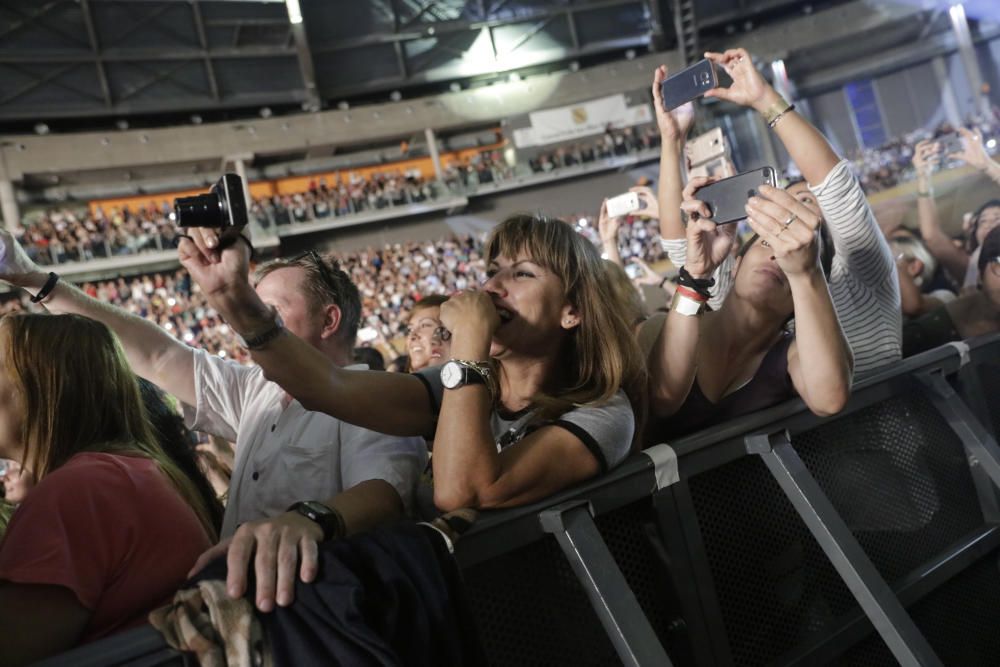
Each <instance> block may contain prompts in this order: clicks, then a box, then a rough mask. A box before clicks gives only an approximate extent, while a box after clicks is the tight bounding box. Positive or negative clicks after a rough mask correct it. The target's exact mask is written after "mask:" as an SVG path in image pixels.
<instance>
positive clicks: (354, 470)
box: [184, 350, 427, 537]
mask: <svg viewBox="0 0 1000 667" xmlns="http://www.w3.org/2000/svg"><path fill="white" fill-rule="evenodd" d="M193 352H194V376H195V395H196V397H197V405H195V406H193V408H192V407H190V406H185V411H184V414H185V418H186V421H187V424H188V427H189V428H191V429H193V430H197V431H203V432H205V433H210V434H213V435H217V436H219V437H221V438H224V439H226V440H229V441H230V442H235V443H236V459H235V463H234V465H233V476H232V479H231V481H230V484H229V500H228V502H227V504H226V514H225V518H224V519H223V522H222V533H221V536H222V537H228V536H230V535H232V534H233V532H234V531H235V530H236V527H237V526H239V524H241V523H243V522H245V521H253V520H256V519H261V518H264V517H270V516H276V515H278V514H282V513H283V512H285V511H286V510H287V509H288V507H289V505H291V504H292V503H295V502H297V501H299V500H320V501H324V500H326V499H328V498H330V497H332V496H335V495H337V494H338V493H340V492H342V491H344V490H346V489H349V488H351V487H353V486H355V485H357V484H359V483H361V482H363V481H365V480H369V479H382V480H385V481H386V482H388V483H389V484H391V485H392V486H393V487H394V488H395V489H396V490H397V491H398V492H399V495H400V498H402V500H403V504H404V505H405V506H406V508H407V510H408V511H409V509H410V507H412V503H413V494H414V490H415V488H416V484H417V482H418V480H419V478H420V473H421V471H422V470H423V469H424V467H425V465H426V460H427V447H426V445H425V444H424V441H423V439H422V438H401V437H397V436H390V435H384V434H382V433H376V432H375V431H370V430H368V429H363V428H360V427H357V426H353V425H351V424H347V423H345V422H342V421H340V420H339V419H336V418H334V417H331V416H329V415H327V414H324V413H322V412H311V411H309V410H306V409H305V408H303V407H302V404H301V403H299V402H298V401H297V400H292V401H291V403H289V404H288V406H287V407H282V399H283V398H284V397H285V395H286V394H285V391H284V390H283V389H282V388H281V387H279V386H278V385H277V384H275V383H274V382H270V381H269V380H267V379H265V378H264V373H263V371H262V370H261V369H260V367H259V366H242V365H240V364H238V363H236V362H234V361H227V360H224V359H220V358H219V357H216V356H215V355H212V354H209V353H208V352H206V351H205V350H193ZM348 368H350V369H352V370H357V369H362V370H363V369H365V368H366V367H365V366H349V367H348Z"/></svg>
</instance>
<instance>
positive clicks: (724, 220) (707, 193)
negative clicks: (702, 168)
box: [695, 167, 778, 225]
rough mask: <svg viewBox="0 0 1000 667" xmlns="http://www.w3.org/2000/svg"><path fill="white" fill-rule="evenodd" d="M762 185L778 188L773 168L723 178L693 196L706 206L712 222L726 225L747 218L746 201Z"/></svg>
mask: <svg viewBox="0 0 1000 667" xmlns="http://www.w3.org/2000/svg"><path fill="white" fill-rule="evenodd" d="M762 185H770V186H771V187H777V186H778V178H777V175H776V174H775V171H774V168H773V167H761V168H760V169H754V170H753V171H746V172H743V173H742V174H736V175H735V176H731V177H729V178H724V179H722V180H721V181H716V182H715V183H711V184H709V185H706V186H705V187H703V188H702V189H700V190H698V192H697V193H696V195H695V196H696V197H697V198H698V199H700V200H701V201H703V202H705V204H707V205H708V208H709V210H710V211H711V212H712V222H714V223H715V224H717V225H727V224H729V223H731V222H738V221H739V220H742V219H744V218H745V217H747V212H746V205H747V200H748V199H750V197H753V196H755V195H757V193H758V191H759V190H760V186H762Z"/></svg>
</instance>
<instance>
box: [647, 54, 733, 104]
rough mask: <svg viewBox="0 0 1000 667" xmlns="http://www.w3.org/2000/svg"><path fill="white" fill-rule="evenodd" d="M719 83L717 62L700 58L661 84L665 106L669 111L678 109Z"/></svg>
mask: <svg viewBox="0 0 1000 667" xmlns="http://www.w3.org/2000/svg"><path fill="white" fill-rule="evenodd" d="M718 85H719V77H718V75H717V74H716V73H715V64H714V63H713V62H712V61H711V60H708V59H707V58H706V59H705V60H699V61H698V62H696V63H695V64H694V65H691V66H690V67H688V68H686V69H683V70H681V71H680V72H678V73H677V74H673V75H671V76H669V77H667V78H666V79H665V80H664V82H663V83H662V84H661V85H660V93H661V94H662V96H663V108H664V109H666V110H667V111H670V110H671V109H676V108H677V107H679V106H680V105H682V104H684V103H685V102H690V101H691V100H695V99H698V98H699V97H701V96H702V95H704V94H705V92H706V91H708V90H711V89H712V88H715V87H716V86H718Z"/></svg>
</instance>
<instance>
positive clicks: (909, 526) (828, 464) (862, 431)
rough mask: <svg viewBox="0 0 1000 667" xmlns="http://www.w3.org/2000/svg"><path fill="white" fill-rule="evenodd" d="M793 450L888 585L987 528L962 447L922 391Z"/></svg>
mask: <svg viewBox="0 0 1000 667" xmlns="http://www.w3.org/2000/svg"><path fill="white" fill-rule="evenodd" d="M794 444H795V449H796V451H797V452H798V453H799V456H801V457H802V460H803V461H804V462H805V464H806V466H807V467H808V468H809V471H810V472H811V473H812V474H813V476H814V477H815V478H816V481H817V482H819V484H820V486H821V487H822V488H823V490H824V492H825V493H826V495H827V497H828V498H829V499H830V502H832V503H833V505H834V507H835V508H836V509H837V512H838V513H839V514H840V516H841V517H842V518H843V519H844V521H845V522H846V523H847V525H848V527H850V528H851V531H852V532H853V533H854V536H855V537H856V538H857V539H858V542H860V544H861V546H862V547H863V548H864V550H865V552H866V553H867V554H868V557H869V558H871V560H872V562H873V563H874V564H875V566H876V567H877V568H878V570H879V572H880V573H881V574H882V577H883V578H884V579H885V580H886V581H888V582H890V583H891V582H893V581H896V580H897V579H899V578H900V577H902V576H904V575H906V574H908V573H909V572H911V571H913V570H914V569H915V568H916V567H918V566H919V565H920V564H921V563H923V562H926V561H928V560H930V559H931V558H933V557H935V556H936V555H937V554H939V553H941V552H943V551H945V550H946V549H947V548H948V547H949V546H950V545H952V544H954V543H955V542H957V541H958V540H960V539H961V538H962V537H963V536H964V535H966V534H968V533H969V532H971V531H973V530H975V529H976V528H978V527H979V526H981V525H982V524H983V515H982V511H981V509H980V506H979V501H978V498H977V496H976V491H975V487H974V486H973V482H972V476H971V474H970V473H969V466H968V463H967V459H966V455H965V450H964V448H963V446H962V443H961V441H960V440H959V439H958V436H956V435H955V433H954V432H953V431H952V430H951V429H950V428H949V426H948V423H947V422H946V421H945V420H944V418H943V417H941V416H940V414H939V413H938V412H937V411H936V410H935V409H934V406H933V405H932V404H931V403H930V401H929V400H928V399H927V398H926V396H925V395H924V394H923V393H921V392H917V393H913V394H910V395H907V396H905V397H900V398H893V399H890V400H887V401H885V402H882V403H879V404H877V405H873V406H871V407H869V408H866V409H865V410H861V411H860V412H858V413H855V414H853V415H851V416H849V417H846V418H843V419H838V420H836V421H833V422H830V423H828V424H825V425H823V426H821V427H819V428H816V429H813V430H812V431H809V432H807V433H803V434H800V435H797V436H796V437H795V438H794Z"/></svg>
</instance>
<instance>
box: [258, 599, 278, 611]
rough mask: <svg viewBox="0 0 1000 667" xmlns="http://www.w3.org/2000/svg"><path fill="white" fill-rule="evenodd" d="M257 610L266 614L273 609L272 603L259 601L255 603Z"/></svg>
mask: <svg viewBox="0 0 1000 667" xmlns="http://www.w3.org/2000/svg"><path fill="white" fill-rule="evenodd" d="M257 608H258V609H260V610H261V611H263V612H268V611H271V610H272V609H273V608H274V603H273V602H271V601H270V600H260V601H258V602H257Z"/></svg>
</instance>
